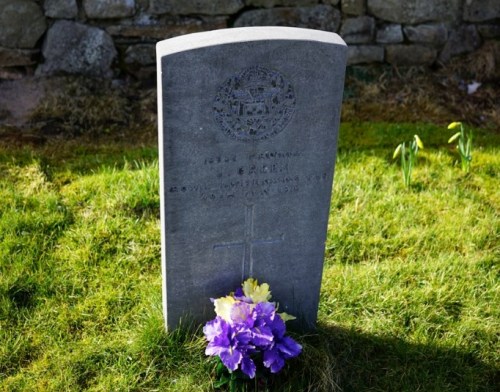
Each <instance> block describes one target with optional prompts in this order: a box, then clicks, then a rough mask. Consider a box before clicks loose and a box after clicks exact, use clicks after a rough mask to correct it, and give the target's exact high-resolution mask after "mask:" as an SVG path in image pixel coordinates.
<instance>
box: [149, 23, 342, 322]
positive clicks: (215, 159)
mask: <svg viewBox="0 0 500 392" xmlns="http://www.w3.org/2000/svg"><path fill="white" fill-rule="evenodd" d="M346 58H347V47H346V46H345V43H344V42H343V41H342V39H341V38H340V37H339V36H338V35H336V34H334V33H328V32H324V31H316V30H308V29H299V28H289V27H247V28H236V29H225V30H217V31H211V32H205V33H196V34H190V35H186V36H182V37H177V38H173V39H169V40H165V41H162V42H160V43H158V45H157V66H158V98H159V99H158V110H159V148H160V179H161V222H162V272H163V300H164V312H165V321H166V325H167V328H169V329H171V328H175V327H176V326H177V325H178V323H179V320H180V319H182V318H183V317H186V318H189V319H191V320H195V321H198V322H204V321H207V320H209V319H211V318H213V317H214V312H213V305H212V304H211V302H210V298H217V297H220V296H223V295H227V294H228V293H229V292H230V291H233V290H234V289H236V288H237V287H238V286H239V285H240V284H241V282H242V281H243V280H244V279H246V278H248V277H254V278H256V279H258V280H259V281H260V282H267V283H269V284H270V286H271V290H272V294H273V300H275V301H277V302H279V309H280V311H286V312H287V313H290V314H293V315H295V316H297V318H298V321H297V325H296V326H297V327H299V328H311V327H314V324H315V322H316V318H317V310H318V302H319V290H320V283H321V275H322V269H323V258H324V248H325V239H326V230H327V224H328V215H329V206H330V198H331V191H332V180H333V171H334V164H335V157H336V147H337V135H338V126H339V121H340V107H341V101H342V92H343V86H344V72H345V65H346Z"/></svg>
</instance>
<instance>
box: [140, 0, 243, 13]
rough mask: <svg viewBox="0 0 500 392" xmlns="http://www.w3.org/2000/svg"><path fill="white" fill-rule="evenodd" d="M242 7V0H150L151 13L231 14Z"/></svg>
mask: <svg viewBox="0 0 500 392" xmlns="http://www.w3.org/2000/svg"><path fill="white" fill-rule="evenodd" d="M243 7H244V3H243V0H210V1H199V0H182V1H179V0H150V2H149V12H150V13H152V14H153V15H160V14H172V15H233V14H235V13H237V12H238V11H239V10H241V9H242V8H243Z"/></svg>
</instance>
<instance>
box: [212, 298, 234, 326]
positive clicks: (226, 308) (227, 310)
mask: <svg viewBox="0 0 500 392" xmlns="http://www.w3.org/2000/svg"><path fill="white" fill-rule="evenodd" d="M235 302H236V300H235V299H234V298H233V297H231V296H230V295H228V296H226V297H221V298H217V299H216V300H215V301H214V306H215V313H216V314H217V316H220V317H222V318H223V319H224V320H226V321H231V308H232V306H233V304H234V303H235Z"/></svg>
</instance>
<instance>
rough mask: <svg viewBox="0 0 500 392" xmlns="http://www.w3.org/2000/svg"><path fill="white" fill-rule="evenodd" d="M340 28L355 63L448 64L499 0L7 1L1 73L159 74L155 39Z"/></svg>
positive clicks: (488, 21) (483, 35) (475, 42)
mask: <svg viewBox="0 0 500 392" xmlns="http://www.w3.org/2000/svg"><path fill="white" fill-rule="evenodd" d="M266 25H269V26H271V25H278V26H295V27H306V28H313V29H320V30H326V31H332V32H337V33H339V34H340V35H341V36H342V37H343V38H344V40H345V41H346V42H347V44H348V45H349V64H371V63H389V64H392V65H396V66H413V65H433V64H436V63H446V62H448V61H449V60H450V59H451V58H452V57H454V56H460V55H463V54H466V53H471V52H474V51H475V50H478V49H479V48H480V47H481V46H482V45H484V44H485V43H486V42H488V41H495V42H496V43H498V41H499V40H500V1H499V0H405V1H401V0H38V1H37V0H0V79H15V78H20V77H23V76H24V75H31V74H38V75H54V74H82V75H88V76H95V77H125V76H132V77H135V78H139V79H141V78H151V77H154V70H155V50H154V48H155V43H156V42H157V41H160V40H162V39H166V38H171V37H174V36H177V35H182V34H188V33H194V32H200V31H206V30H213V29H220V28H226V27H240V26H266Z"/></svg>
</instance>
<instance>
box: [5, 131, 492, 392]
mask: <svg viewBox="0 0 500 392" xmlns="http://www.w3.org/2000/svg"><path fill="white" fill-rule="evenodd" d="M443 129H444V128H443V127H442V126H436V125H432V124H416V125H415V124H377V123H375V124H374V123H361V124H353V123H348V124H344V125H343V127H342V130H341V137H340V143H339V155H338V160H337V166H336V173H335V185H334V192H333V198H332V204H331V214H330V225H329V232H328V239H327V244H326V259H325V268H324V275H323V284H322V289H321V301H320V309H319V328H318V330H317V331H316V332H315V333H311V334H309V335H302V336H300V335H299V336H295V337H296V338H297V339H298V340H299V341H300V342H301V343H302V344H303V346H304V353H303V355H301V356H300V357H299V358H297V359H295V360H292V361H291V362H290V364H289V366H287V368H286V370H285V371H284V372H283V374H280V375H279V376H277V377H276V379H275V380H274V382H273V384H272V386H271V390H273V391H275V390H276V391H307V390H309V391H336V390H343V391H496V390H497V388H498V385H499V382H500V373H499V368H500V298H499V296H500V221H499V210H500V181H499V176H500V148H499V146H500V143H499V141H500V137H499V135H498V134H495V133H494V132H492V131H487V130H479V129H478V130H475V146H474V151H473V154H474V155H473V164H472V172H471V173H470V174H468V175H466V174H464V173H463V172H462V171H461V170H460V165H459V164H458V165H457V162H458V159H459V158H458V156H457V155H456V152H455V151H453V149H452V148H450V146H449V145H447V143H446V141H447V138H448V137H449V135H448V132H447V131H446V130H443ZM415 133H417V134H419V135H420V137H421V138H422V140H423V142H424V144H426V149H425V150H423V151H420V154H419V157H418V163H417V167H416V169H415V171H414V174H413V185H412V186H411V188H410V189H409V190H408V189H406V188H405V186H404V184H403V181H402V178H401V173H400V168H399V166H398V165H397V162H394V161H392V156H391V155H392V152H393V150H394V148H395V146H396V145H397V144H399V143H400V142H401V141H403V140H406V139H408V140H409V139H410V138H411V137H412V136H413V134H415ZM157 169H158V163H157V151H156V149H155V148H154V147H131V146H123V145H110V144H102V145H99V146H97V145H84V146H81V145H79V143H78V142H68V143H67V144H66V145H54V146H50V145H49V146H47V147H44V148H38V149H29V148H25V149H12V148H7V147H3V148H1V149H0V200H1V204H0V390H2V391H67V390H70V391H79V390H89V391H111V390H116V391H127V390H131V391H159V390H161V391H210V390H213V386H212V385H213V381H214V380H213V378H212V374H213V370H214V365H213V362H211V361H210V360H208V359H207V358H206V357H205V355H204V342H203V339H202V337H201V333H200V330H199V329H193V328H191V327H189V326H186V327H184V328H181V329H179V330H177V331H175V332H172V333H169V334H167V333H166V332H165V331H164V327H163V319H162V310H161V272H160V242H159V212H158V208H159V196H158V172H157Z"/></svg>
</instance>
